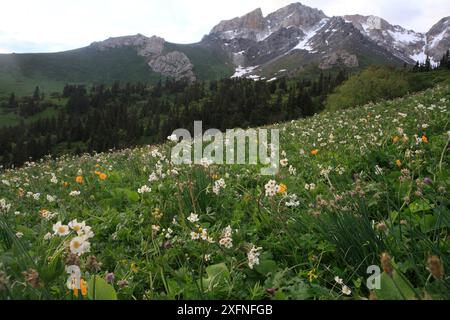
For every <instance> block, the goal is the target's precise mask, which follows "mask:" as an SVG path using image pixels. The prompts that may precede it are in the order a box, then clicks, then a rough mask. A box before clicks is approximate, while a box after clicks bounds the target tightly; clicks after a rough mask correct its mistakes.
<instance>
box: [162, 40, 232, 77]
mask: <svg viewBox="0 0 450 320" xmlns="http://www.w3.org/2000/svg"><path fill="white" fill-rule="evenodd" d="M165 49H166V51H167V52H169V51H175V50H176V51H180V52H183V53H184V54H185V55H186V56H187V57H188V58H189V60H191V62H192V63H193V64H194V73H195V74H196V76H197V77H198V79H199V80H218V79H222V78H227V77H231V76H232V75H233V73H234V66H233V63H232V62H231V60H230V59H229V58H228V57H227V55H226V54H225V53H224V52H223V51H222V50H220V49H219V48H215V47H213V46H207V45H205V44H199V43H198V44H197V43H196V44H175V43H166V48H165Z"/></svg>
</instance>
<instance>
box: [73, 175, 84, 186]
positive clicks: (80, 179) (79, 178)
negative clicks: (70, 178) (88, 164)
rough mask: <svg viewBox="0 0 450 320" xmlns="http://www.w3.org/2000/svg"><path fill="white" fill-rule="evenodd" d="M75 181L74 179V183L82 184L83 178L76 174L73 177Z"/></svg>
mask: <svg viewBox="0 0 450 320" xmlns="http://www.w3.org/2000/svg"><path fill="white" fill-rule="evenodd" d="M75 181H76V183H79V184H82V183H83V181H84V179H83V177H82V176H77V177H76V178H75Z"/></svg>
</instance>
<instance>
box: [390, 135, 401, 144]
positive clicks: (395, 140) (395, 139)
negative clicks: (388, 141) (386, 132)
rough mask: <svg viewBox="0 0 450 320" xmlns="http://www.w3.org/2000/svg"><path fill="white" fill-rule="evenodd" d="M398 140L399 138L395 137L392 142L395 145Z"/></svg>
mask: <svg viewBox="0 0 450 320" xmlns="http://www.w3.org/2000/svg"><path fill="white" fill-rule="evenodd" d="M398 140H400V138H399V137H398V136H395V137H394V138H393V139H392V142H394V143H397V142H398Z"/></svg>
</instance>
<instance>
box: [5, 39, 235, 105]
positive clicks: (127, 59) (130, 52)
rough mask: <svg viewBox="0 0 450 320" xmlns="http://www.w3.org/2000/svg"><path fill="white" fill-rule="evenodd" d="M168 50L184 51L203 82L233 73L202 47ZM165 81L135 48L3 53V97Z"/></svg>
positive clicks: (219, 54)
mask: <svg viewBox="0 0 450 320" xmlns="http://www.w3.org/2000/svg"><path fill="white" fill-rule="evenodd" d="M166 50H167V51H172V50H179V51H181V52H184V53H185V54H186V55H187V56H188V57H189V59H190V60H191V61H192V63H193V64H194V65H195V69H194V72H195V73H196V75H197V76H198V78H199V79H200V80H211V79H221V78H226V77H229V76H231V75H232V74H233V68H232V64H231V62H230V61H228V60H229V59H228V58H227V57H226V56H225V55H224V54H223V52H218V51H215V50H210V49H208V48H205V47H203V46H201V45H199V44H192V45H177V44H171V43H167V44H166ZM161 78H164V77H163V76H161V75H160V74H158V73H155V72H152V71H151V69H150V68H149V67H148V65H147V63H146V61H145V59H144V58H143V57H139V56H138V55H137V54H136V51H135V50H134V49H133V48H126V47H124V48H115V49H110V50H105V51H99V50H96V49H93V48H90V47H86V48H82V49H77V50H71V51H65V52H58V53H36V54H8V55H7V54H0V97H1V95H6V94H9V93H11V92H15V93H16V94H17V95H29V94H31V93H33V90H34V88H35V87H36V86H40V87H41V90H42V91H44V92H47V93H51V92H56V91H60V90H61V89H62V88H63V86H64V85H65V84H66V83H83V84H88V85H89V84H96V83H104V84H111V83H113V82H114V81H120V82H122V83H124V82H132V83H135V82H146V83H152V82H157V81H158V80H159V79H161Z"/></svg>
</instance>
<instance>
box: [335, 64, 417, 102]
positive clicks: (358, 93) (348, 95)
mask: <svg viewBox="0 0 450 320" xmlns="http://www.w3.org/2000/svg"><path fill="white" fill-rule="evenodd" d="M408 91H410V86H409V82H408V77H407V73H406V72H404V71H400V70H397V69H394V68H390V67H375V66H374V67H369V68H368V69H366V70H364V71H363V72H362V73H360V74H358V75H355V76H353V77H351V78H350V79H348V80H347V81H345V82H344V83H343V84H342V85H341V86H340V87H338V88H337V89H336V91H335V92H334V93H333V94H331V95H330V96H329V97H328V99H327V101H326V108H327V109H328V110H338V109H346V108H350V107H355V106H359V105H363V104H366V103H368V102H376V101H380V100H384V99H392V98H397V97H401V96H403V95H405V94H407V93H408Z"/></svg>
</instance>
